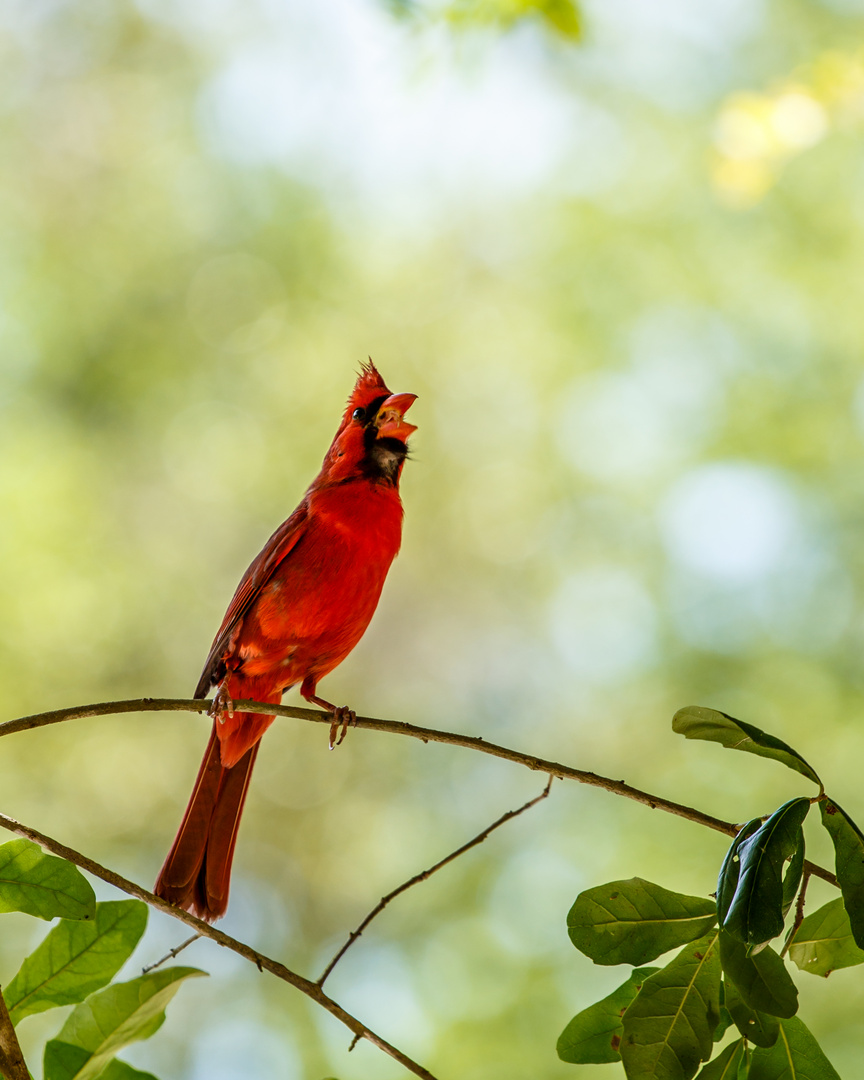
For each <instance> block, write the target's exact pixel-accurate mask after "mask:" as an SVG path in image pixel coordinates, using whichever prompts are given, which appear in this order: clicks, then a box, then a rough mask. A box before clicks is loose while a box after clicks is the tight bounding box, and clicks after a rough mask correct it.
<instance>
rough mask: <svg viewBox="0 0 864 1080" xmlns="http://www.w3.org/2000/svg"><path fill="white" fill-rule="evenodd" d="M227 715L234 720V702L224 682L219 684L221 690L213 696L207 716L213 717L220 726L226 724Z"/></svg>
mask: <svg viewBox="0 0 864 1080" xmlns="http://www.w3.org/2000/svg"><path fill="white" fill-rule="evenodd" d="M226 714H227V715H228V716H230V717H231V718H232V720H233V718H234V702H233V701H232V700H231V695H230V694H229V693H228V689H227V687H226V686H225V683H224V682H221V683H220V684H219V689H218V690H217V691H216V693H215V694H214V695H213V702H212V704H211V705H210V708H209V709H208V710H207V715H208V716H210V717H212V718H213V719H214V720H215V721H216V722H217V723H218V724H224V723H225V717H226Z"/></svg>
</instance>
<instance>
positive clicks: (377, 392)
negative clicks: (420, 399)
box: [344, 359, 390, 420]
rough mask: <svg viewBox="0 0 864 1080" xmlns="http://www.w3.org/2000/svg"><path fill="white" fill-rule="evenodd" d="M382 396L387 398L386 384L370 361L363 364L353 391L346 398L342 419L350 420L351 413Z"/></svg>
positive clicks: (388, 394) (388, 393) (388, 392)
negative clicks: (346, 402)
mask: <svg viewBox="0 0 864 1080" xmlns="http://www.w3.org/2000/svg"><path fill="white" fill-rule="evenodd" d="M382 395H386V396H387V397H389V396H390V391H389V390H388V389H387V384H386V383H385V382H384V380H383V379H382V378H381V375H380V373H379V371H378V369H377V368H376V367H375V365H374V364H373V363H372V360H371V359H370V360H369V362H368V363H367V364H363V365H361V367H360V374H359V375H358V376H357V382H356V383H355V384H354V389H353V390H352V391H351V396H350V397H349V398H348V404H347V406H346V408H345V417H344V419H345V420H348V419H350V417H351V413H353V412H354V410H355V409H357V408H361V409H363V408H365V407H366V406H367V405H370V404H371V403H372V402H373V401H374V400H375V399H376V398H380V397H381V396H382Z"/></svg>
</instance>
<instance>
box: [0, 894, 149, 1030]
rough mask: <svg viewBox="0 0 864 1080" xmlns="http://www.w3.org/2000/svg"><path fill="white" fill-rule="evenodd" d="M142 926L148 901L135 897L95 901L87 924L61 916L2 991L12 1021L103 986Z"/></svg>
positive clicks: (125, 956) (129, 950)
mask: <svg viewBox="0 0 864 1080" xmlns="http://www.w3.org/2000/svg"><path fill="white" fill-rule="evenodd" d="M146 926H147V905H146V904H142V903H141V901H140V900H112V901H107V902H105V903H104V904H97V905H96V917H95V918H94V919H92V920H89V921H88V922H77V921H71V920H68V919H63V920H62V921H61V922H60V923H58V924H57V926H55V927H54V928H53V930H51V931H50V933H49V934H48V936H47V937H46V938H45V940H44V941H43V942H42V944H41V945H39V946H37V948H36V950H35V951H34V952H32V953H31V954H30V956H28V957H27V959H26V960H25V961H24V963H23V964H22V965H21V970H20V971H19V972H18V974H17V975H16V976H15V978H14V979H13V980H12V981H11V982H10V983H9V985H8V986H6V987H5V989H4V996H5V998H6V1005H7V1007H8V1009H9V1013H10V1015H11V1017H12V1023H13V1024H17V1023H18V1021H19V1020H22V1019H23V1018H24V1017H25V1016H29V1015H30V1014H31V1013H37V1012H42V1011H43V1010H45V1009H52V1008H54V1007H55V1006H57V1005H76V1004H77V1003H78V1002H79V1001H83V1000H84V999H85V998H86V997H87V996H88V995H89V994H92V993H93V991H94V990H100V989H101V988H102V987H103V986H106V985H107V984H108V983H109V982H110V981H111V980H112V979H113V977H114V976H115V975H116V974H117V972H118V971H119V970H120V968H121V967H122V966H123V964H124V963H125V962H126V960H127V959H128V958H129V956H130V955H131V953H132V950H133V949H134V948H135V946H136V945H137V944H138V941H139V939H140V937H141V935H142V934H143V933H144V928H145V927H146Z"/></svg>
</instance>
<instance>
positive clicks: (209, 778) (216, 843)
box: [153, 714, 260, 922]
mask: <svg viewBox="0 0 864 1080" xmlns="http://www.w3.org/2000/svg"><path fill="white" fill-rule="evenodd" d="M237 715H240V714H237ZM249 719H250V720H251V719H252V716H251V715H250V717H249ZM254 719H255V720H259V719H260V717H258V716H255V717H254ZM259 746H260V742H258V741H256V742H255V743H254V745H253V746H251V747H250V748H249V749H248V750H247V751H246V752H245V753H244V754H243V755H242V757H240V759H239V760H238V761H237V763H236V764H235V765H232V766H231V767H230V768H226V767H225V766H224V765H223V764H222V761H221V757H220V742H219V739H218V737H217V734H216V724H215V723H214V725H213V730H212V732H211V733H210V741H209V742H208V743H207V749H206V750H205V752H204V760H203V761H202V762H201V768H200V769H199V770H198V778H197V780H196V781H195V786H194V788H193V789H192V797H191V799H190V800H189V805H188V806H187V807H186V813H185V814H184V815H183V821H182V822H181V824H180V830H179V832H178V833H177V837H176V839H175V840H174V843H173V845H172V847H171V850H170V851H169V852H168V857H167V858H166V860H165V864H164V865H163V867H162V869H161V870H160V872H159V877H158V879H157V881H156V885H155V887H154V890H153V891H154V892H155V893H156V895H157V896H161V897H162V898H163V900H167V901H168V902H169V903H172V904H176V905H177V906H178V907H181V908H185V909H186V911H190V912H191V913H192V914H193V915H197V916H198V917H199V918H201V919H205V920H206V921H207V922H213V921H214V920H215V919H218V918H220V917H221V916H222V915H224V914H225V909H226V908H227V906H228V887H229V884H230V878H231V861H232V859H233V858H234V845H235V843H236V842H237V830H238V828H239V825H240V816H241V814H242V813H243V804H244V803H245V802H246V792H247V791H248V790H249V779H250V777H251V776H252V766H253V765H254V764H255V758H256V757H257V755H258V747H259Z"/></svg>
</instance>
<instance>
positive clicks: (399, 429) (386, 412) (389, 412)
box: [375, 394, 417, 443]
mask: <svg viewBox="0 0 864 1080" xmlns="http://www.w3.org/2000/svg"><path fill="white" fill-rule="evenodd" d="M416 400H417V395H416V394H391V395H390V397H388V398H387V400H386V401H385V402H384V404H383V405H382V406H381V408H380V409H379V410H378V415H377V416H376V417H375V427H377V428H378V435H377V438H379V439H398V440H399V442H403V443H404V442H407V441H408V436H409V435H410V434H411V432H412V431H416V430H417V428H416V426H415V425H414V424H408V423H406V422H405V420H404V419H403V417H404V416H405V413H406V412H408V410H409V409H410V408H411V406H412V405H413V404H414V402H415V401H416Z"/></svg>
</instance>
